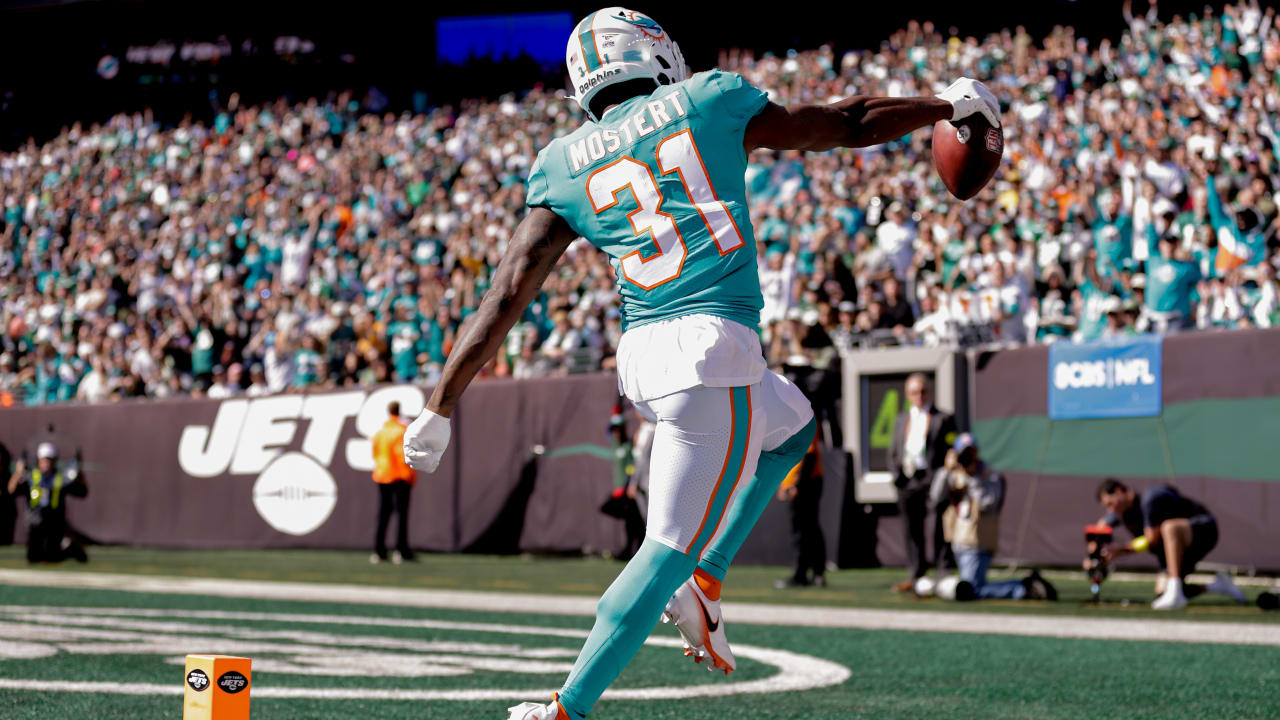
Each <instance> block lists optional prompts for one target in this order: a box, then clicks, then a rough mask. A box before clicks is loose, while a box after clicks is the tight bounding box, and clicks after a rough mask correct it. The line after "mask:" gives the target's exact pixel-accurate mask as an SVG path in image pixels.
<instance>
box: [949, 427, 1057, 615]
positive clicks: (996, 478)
mask: <svg viewBox="0 0 1280 720" xmlns="http://www.w3.org/2000/svg"><path fill="white" fill-rule="evenodd" d="M929 500H930V502H932V503H933V504H934V506H940V505H941V504H942V503H944V502H948V501H949V503H950V504H949V505H948V506H947V510H946V512H945V513H944V514H943V516H942V530H943V534H944V536H945V537H946V539H947V541H948V542H950V543H951V549H952V551H953V552H955V554H956V565H957V566H959V569H960V579H961V580H963V581H964V582H967V583H968V584H969V585H971V586H972V588H973V597H976V598H979V599H995V598H1003V599H1006V600H1021V599H1023V598H1032V599H1036V600H1057V599H1058V593H1057V591H1056V590H1055V589H1054V587H1053V586H1052V585H1050V584H1049V583H1048V581H1046V580H1045V579H1044V578H1042V577H1040V573H1038V572H1035V571H1032V572H1031V574H1030V575H1028V576H1027V577H1025V578H1023V579H1022V580H1002V581H1000V582H987V570H988V569H989V568H990V567H991V558H992V557H993V556H994V555H995V552H996V546H997V543H998V541H999V538H1000V510H1001V509H1002V508H1003V506H1004V477H1003V476H1001V475H1000V474H999V473H996V472H994V471H992V470H991V468H989V467H987V465H986V464H985V463H983V462H982V458H981V457H979V456H978V446H977V444H975V443H974V441H973V436H972V435H970V434H969V433H962V434H961V435H959V436H957V437H956V440H955V444H954V445H953V446H952V448H951V450H949V451H947V458H946V461H945V463H944V465H943V467H942V468H941V469H939V470H938V473H937V474H936V475H935V476H934V478H933V485H932V487H931V488H930V489H929ZM962 594H965V595H967V593H963V591H957V592H956V598H957V599H961V598H962Z"/></svg>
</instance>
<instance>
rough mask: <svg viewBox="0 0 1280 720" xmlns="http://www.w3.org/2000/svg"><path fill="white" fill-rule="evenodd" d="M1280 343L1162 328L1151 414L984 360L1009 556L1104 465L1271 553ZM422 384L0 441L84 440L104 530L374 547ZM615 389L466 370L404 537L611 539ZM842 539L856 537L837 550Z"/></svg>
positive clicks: (129, 418)
mask: <svg viewBox="0 0 1280 720" xmlns="http://www.w3.org/2000/svg"><path fill="white" fill-rule="evenodd" d="M1276 357H1280V331H1231V332H1225V333H1197V334H1188V335H1181V336H1171V337H1169V338H1167V339H1166V340H1165V342H1164V346H1163V365H1164V368H1163V370H1164V372H1163V383H1162V385H1163V389H1162V395H1163V397H1162V399H1163V409H1162V412H1161V414H1160V415H1159V416H1156V417H1149V418H1131V419H1106V420H1057V421H1054V420H1050V419H1049V417H1048V409H1047V405H1048V378H1049V371H1048V350H1047V349H1045V348H1024V349H1018V350H1010V351H1003V352H996V353H985V354H981V355H979V356H977V357H975V358H974V362H973V363H972V365H973V368H974V371H973V378H974V379H973V390H974V392H973V412H974V416H973V429H974V431H975V433H976V434H977V436H978V439H979V442H980V444H981V447H982V449H983V455H984V457H985V458H986V459H987V461H988V462H990V463H991V464H992V465H993V466H995V467H997V468H999V469H1000V470H1002V471H1004V472H1005V473H1006V476H1007V478H1008V480H1009V482H1008V496H1007V500H1006V504H1005V519H1004V522H1003V523H1002V524H1001V528H1002V536H1001V543H1000V546H1001V554H1002V555H1005V556H1008V557H1016V558H1019V559H1021V560H1024V561H1028V562H1034V563H1047V564H1057V565H1074V564H1076V563H1078V561H1079V559H1080V556H1081V552H1082V547H1083V538H1082V528H1083V526H1084V525H1085V524H1087V523H1089V522H1091V521H1092V520H1094V519H1096V518H1097V517H1098V515H1099V514H1100V511H1099V508H1098V506H1097V504H1096V502H1095V501H1094V496H1093V491H1094V487H1095V485H1096V483H1097V481H1098V480H1099V479H1100V478H1102V477H1105V476H1115V477H1119V478H1121V479H1123V480H1125V481H1126V482H1129V483H1130V484H1132V485H1133V486H1134V487H1136V488H1142V487H1145V486H1146V485H1148V484H1150V483H1153V482H1157V481H1165V482H1173V483H1175V484H1176V485H1178V486H1179V487H1180V488H1182V489H1183V490H1184V491H1185V492H1187V493H1188V494H1189V495H1191V496H1192V497H1194V498H1196V499H1198V500H1201V501H1202V502H1204V503H1205V504H1206V505H1208V506H1209V507H1210V509H1211V510H1212V511H1213V512H1214V513H1215V514H1216V515H1217V517H1218V519H1219V522H1220V526H1221V529H1222V532H1221V540H1220V542H1219V545H1218V547H1217V548H1216V549H1215V550H1214V552H1213V553H1211V554H1210V556H1209V558H1208V559H1209V561H1211V562H1217V563H1223V564H1232V565H1238V566H1243V567H1257V568H1264V569H1280V542H1277V539H1278V538H1277V534H1276V532H1275V530H1273V529H1272V523H1273V521H1274V519H1275V518H1280V488H1277V487H1275V486H1274V483H1275V481H1276V480H1277V479H1280V442H1277V441H1276V437H1277V435H1278V431H1280V364H1277V363H1276V361H1275V358H1276ZM1010 388H1016V390H1010ZM425 392H426V391H425V390H424V389H423V388H420V387H416V386H409V385H400V386H386V387H379V388H370V389H359V390H352V391H346V392H331V393H318V394H307V395H303V394H298V395H284V396H275V397H268V398H256V399H246V398H238V399H234V400H222V401H218V400H190V399H188V400H173V401H131V402H122V403H117V404H110V405H99V406H50V407H40V408H21V409H10V410H5V411H3V412H0V443H3V444H4V445H5V446H7V448H8V450H9V451H11V452H12V453H13V454H14V456H15V457H16V456H19V455H21V454H22V453H23V451H24V450H25V452H26V453H27V455H28V457H33V456H34V450H35V446H36V445H37V444H38V443H39V442H41V441H44V440H53V441H54V442H56V443H57V444H58V446H59V448H60V450H61V452H62V455H63V458H64V459H68V458H70V457H71V456H72V455H74V454H75V452H76V451H77V450H79V451H80V453H81V454H82V456H83V467H84V470H85V473H86V477H87V478H88V481H89V484H90V493H89V497H88V498H86V499H84V500H71V501H69V502H70V503H71V504H70V509H69V515H70V519H71V522H72V524H73V526H74V527H75V528H76V529H77V530H78V531H79V532H81V533H82V534H84V535H85V536H87V537H88V538H90V539H92V540H94V541H97V542H101V543H119V544H129V545H141V546H152V547H179V548H212V547H272V548H279V547H320V548H345V549H367V548H369V547H370V546H371V544H372V542H371V541H372V537H371V536H372V534H373V528H374V521H375V514H376V510H377V497H376V495H377V493H376V490H375V488H374V487H373V483H372V481H371V479H370V475H369V471H370V469H371V452H370V446H369V442H368V438H369V437H370V436H371V435H372V434H373V433H374V432H375V431H376V430H377V429H378V427H380V426H381V424H382V423H383V422H384V421H385V419H386V406H387V403H388V402H390V401H391V400H399V401H400V403H401V407H402V412H403V413H404V414H405V415H406V416H414V415H416V414H417V413H418V412H419V410H420V409H421V407H422V404H423V402H424V400H425V397H426V394H425ZM616 400H617V384H616V379H615V377H614V376H613V375H612V374H598V375H587V376H574V377H565V378H549V379H543V380H537V381H512V380H490V381H485V382H480V383H476V384H475V385H474V386H473V387H472V388H471V390H469V391H468V393H467V395H466V396H465V397H464V399H463V401H462V403H461V405H460V406H459V407H458V409H457V412H456V414H455V421H454V433H455V434H454V440H453V445H452V447H451V449H450V452H449V453H447V454H446V455H445V458H444V462H443V463H442V465H441V467H440V469H439V470H438V471H437V472H436V473H434V474H432V475H420V476H419V479H418V483H417V486H416V489H415V491H414V494H413V501H412V506H411V531H410V537H411V540H412V542H413V544H414V546H415V547H418V548H421V549H426V550H434V551H442V552H458V551H483V552H498V553H506V552H521V551H551V552H577V551H583V550H585V551H588V552H590V551H598V550H616V549H619V548H620V547H621V546H622V544H623V533H622V527H621V523H620V522H619V521H617V520H614V519H612V518H609V517H607V516H605V515H603V514H601V513H600V512H599V507H600V505H601V503H602V502H603V501H604V499H605V497H606V495H607V494H608V493H609V491H610V490H611V488H612V482H611V477H612V468H611V462H612V459H611V457H612V455H611V452H610V450H609V448H608V440H607V423H608V419H609V416H610V414H611V411H612V407H613V404H614V403H615V402H616ZM539 446H540V447H539ZM535 448H536V450H535ZM538 451H541V452H538ZM842 465H843V463H842V462H841V461H840V458H839V457H838V455H837V456H831V457H828V458H826V461H825V462H824V466H825V469H826V470H827V482H826V484H825V488H824V497H823V524H824V526H825V529H826V536H827V543H828V546H829V556H830V557H832V558H833V559H835V558H840V559H841V560H840V561H841V563H842V564H851V563H848V562H846V560H845V557H846V556H849V555H851V554H852V552H845V550H849V551H852V550H859V551H861V550H862V546H864V545H869V544H870V542H871V540H870V537H868V536H867V533H868V532H870V533H872V534H873V535H874V536H877V537H878V543H877V545H878V547H877V548H876V552H877V554H878V558H879V561H880V562H883V563H885V564H890V565H897V564H901V563H902V561H903V553H902V547H901V538H900V535H901V528H900V524H899V518H897V517H894V516H889V517H881V518H879V523H878V528H877V527H875V524H874V522H873V520H870V519H868V518H873V517H874V514H873V515H866V510H867V508H866V507H862V506H858V505H857V504H856V503H854V504H853V505H852V506H849V505H848V503H845V502H844V500H845V495H846V494H849V495H850V496H851V493H846V489H847V486H846V484H845V478H844V477H843V475H844V468H843V467H842ZM17 501H18V502H20V501H21V499H20V498H19V499H17ZM859 511H861V513H862V514H859ZM855 516H856V517H855ZM868 523H872V524H870V525H868ZM18 525H19V528H18V533H17V537H16V540H18V541H19V542H21V541H22V540H23V539H24V536H25V528H23V527H22V523H21V522H19V523H18ZM852 543H856V544H857V545H859V547H858V548H846V547H845V546H846V545H849V544H852ZM791 552H792V551H791V548H790V519H789V516H788V513H787V511H786V507H785V506H784V505H782V504H780V503H773V504H772V505H771V506H770V507H769V509H768V510H767V511H766V513H765V515H764V517H763V518H762V520H761V523H760V526H759V527H758V528H757V531H756V532H755V533H753V535H752V536H751V538H750V540H749V541H748V543H747V544H746V545H745V546H744V547H743V550H742V552H741V554H740V556H739V560H740V561H742V562H745V563H757V564H758V563H770V564H784V563H788V562H790V561H791V559H792V555H791ZM864 555H865V553H864ZM871 561H872V562H874V558H872V559H871ZM1134 562H1137V563H1141V562H1142V561H1141V560H1135V561H1134ZM852 564H865V563H864V562H862V561H857V562H855V563H852Z"/></svg>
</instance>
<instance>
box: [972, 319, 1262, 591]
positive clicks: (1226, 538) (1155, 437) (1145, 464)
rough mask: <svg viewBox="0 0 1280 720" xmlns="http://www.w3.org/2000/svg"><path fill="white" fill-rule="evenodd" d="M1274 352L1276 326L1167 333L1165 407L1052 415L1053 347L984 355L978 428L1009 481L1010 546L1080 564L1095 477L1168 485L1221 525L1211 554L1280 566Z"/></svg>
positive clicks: (1004, 541)
mask: <svg viewBox="0 0 1280 720" xmlns="http://www.w3.org/2000/svg"><path fill="white" fill-rule="evenodd" d="M1278 357H1280V331H1276V330H1246V331H1229V332H1206V333H1190V334H1182V335H1171V336H1167V337H1166V338H1165V339H1164V343H1163V351H1162V361H1163V382H1162V390H1161V400H1162V408H1161V411H1160V413H1159V414H1158V415H1156V416H1154V417H1136V418H1109V419H1086V420H1053V419H1051V418H1050V417H1049V411H1048V404H1049V400H1048V398H1049V378H1050V370H1049V349H1048V348H1046V347H1032V348H1021V349H1017V350H1010V351H1003V352H996V353H985V354H981V355H979V356H978V358H977V362H976V363H975V371H974V385H975V387H974V390H975V392H974V395H975V398H976V403H975V406H974V423H973V430H974V433H975V434H976V435H977V438H978V441H979V445H980V447H981V448H982V453H983V457H984V458H985V459H986V460H987V462H989V463H990V464H991V465H993V466H994V467H997V468H999V469H1000V470H1002V471H1004V472H1005V474H1006V477H1007V479H1008V497H1007V500H1006V503H1005V516H1006V518H1008V519H1007V520H1006V522H1004V523H1003V524H1002V526H1001V540H1000V546H1001V550H1002V554H1005V555H1009V556H1013V557H1017V558H1020V559H1023V560H1026V561H1029V562H1033V563H1035V562H1052V563H1062V562H1068V561H1071V560H1073V559H1075V560H1078V558H1079V557H1080V556H1081V553H1082V547H1083V542H1084V540H1083V526H1084V525H1085V524H1086V523H1088V522H1090V521H1092V520H1094V519H1096V518H1097V517H1098V516H1099V515H1100V514H1101V510H1100V508H1099V506H1098V503H1097V501H1096V500H1095V498H1094V491H1095V488H1096V485H1097V483H1098V482H1099V481H1100V480H1101V479H1102V478H1104V477H1115V478H1118V479H1120V480H1122V481H1123V482H1125V483H1127V484H1129V485H1130V486H1131V487H1134V488H1135V489H1138V490H1141V489H1142V488H1144V487H1146V486H1148V485H1150V484H1153V483H1156V482H1167V483H1171V484H1173V485H1176V486H1177V487H1178V488H1179V489H1180V490H1182V491H1183V492H1185V493H1186V494H1187V495H1189V496H1190V497H1192V498H1195V499H1197V500H1199V501H1201V502H1202V503H1204V504H1205V505H1206V506H1207V507H1208V508H1209V509H1210V510H1211V511H1212V512H1213V513H1214V515H1215V516H1217V518H1218V523H1219V529H1220V540H1219V542H1218V546H1217V548H1216V549H1214V551H1213V552H1211V553H1210V554H1209V556H1208V558H1207V561H1208V562H1216V563H1222V564H1229V565H1236V566H1242V567H1256V568H1265V569H1272V570H1274V569H1277V568H1280V542H1278V541H1280V535H1278V534H1277V532H1276V530H1275V529H1274V522H1275V520H1276V519H1280V487H1277V486H1276V484H1275V483H1276V481H1277V480H1280V441H1278V439H1280V362H1277V358H1278ZM1011 388H1016V390H1014V391H1011V390H1010V389H1011ZM1132 562H1134V563H1135V564H1142V563H1144V562H1149V561H1144V560H1143V559H1134V560H1132Z"/></svg>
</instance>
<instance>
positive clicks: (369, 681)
mask: <svg viewBox="0 0 1280 720" xmlns="http://www.w3.org/2000/svg"><path fill="white" fill-rule="evenodd" d="M0 606H5V607H3V608H0V623H3V622H8V623H13V622H16V621H19V620H20V619H21V618H22V617H23V612H25V611H26V609H30V611H32V612H38V611H40V610H42V609H46V608H60V607H79V608H85V607H88V608H93V607H101V608H130V609H132V611H134V613H135V616H134V617H133V618H132V619H134V620H139V619H140V620H142V621H143V622H157V623H164V622H182V623H187V624H198V625H199V626H200V630H199V632H193V633H189V634H191V635H194V636H195V639H192V640H190V641H189V642H190V645H191V649H190V652H206V651H209V647H210V645H211V643H212V642H213V641H211V640H209V638H210V637H217V636H219V635H220V634H227V633H240V634H241V637H261V638H264V639H266V638H271V637H273V636H272V635H270V634H271V633H280V632H282V631H300V632H305V633H322V634H326V635H330V636H332V635H340V636H350V637H351V643H350V644H351V645H352V646H353V647H354V646H358V645H360V644H361V643H362V642H363V643H368V642H369V640H368V638H370V637H373V638H378V637H383V638H393V639H396V640H401V641H404V640H408V641H413V640H421V641H424V642H425V641H432V642H484V643H499V644H504V645H518V646H520V647H523V648H526V649H529V648H542V649H547V650H552V651H554V650H560V651H562V652H561V654H560V655H559V656H558V657H563V656H564V653H566V652H569V651H572V650H576V648H577V647H578V645H580V643H581V640H579V639H576V638H562V637H545V636H532V635H528V634H523V633H520V632H516V631H513V630H511V629H506V630H500V631H491V630H487V629H486V630H481V631H475V630H459V629H440V628H388V627H379V626H374V625H336V624H325V623H285V622H277V621H270V620H218V619H209V618H205V617H198V616H195V615H197V613H198V612H199V611H205V610H222V611H239V612H253V613H284V614H287V615H288V616H290V617H292V618H295V619H296V618H298V617H299V616H301V615H304V614H333V615H341V616H344V617H358V618H400V619H408V620H415V619H431V620H435V621H445V622H470V623H485V624H505V625H518V626H526V627H537V628H561V629H569V630H578V631H585V630H586V629H587V628H588V627H589V625H590V622H591V620H590V618H587V617H572V616H540V615H533V614H528V613H519V612H509V613H481V612H469V611H459V610H437V609H421V608H399V607H385V606H368V605H352V604H335V603H326V602H284V601H264V600H254V599H225V598H209V597H199V596H188V595H165V594H154V593H135V592H121V591H108V590H83V589H75V590H72V589H63V588H48V587H18V586H0ZM17 608H21V609H17ZM142 609H167V610H173V611H176V612H175V613H174V615H173V616H171V617H165V618H155V619H148V618H146V617H145V616H143V613H141V612H136V611H138V610H142ZM186 614H190V615H192V616H193V617H189V618H185V619H184V615H186ZM28 622H30V620H28ZM43 622H49V620H48V619H45V620H43ZM136 629H137V628H135V630H136ZM179 632H180V631H178V630H174V629H173V628H165V627H163V626H157V629H156V630H155V633H158V634H164V633H179ZM655 634H656V635H659V636H663V635H673V633H672V631H671V630H670V629H669V628H666V627H659V628H658V630H657V631H656V633H655ZM302 639H303V640H307V641H308V642H318V641H316V640H315V638H310V639H307V638H306V637H304V638H302ZM732 639H733V641H734V642H735V643H738V644H750V645H757V646H764V647H769V648H779V649H787V650H791V651H794V652H798V653H803V654H806V655H812V656H815V657H819V658H824V659H827V660H830V661H834V662H836V663H839V664H841V665H844V666H845V667H847V668H849V669H850V671H851V672H852V676H851V677H850V679H849V680H848V681H846V682H844V683H842V684H839V685H836V686H833V687H825V688H819V689H811V690H805V691H800V692H788V693H776V694H771V695H735V696H729V697H721V698H700V699H692V700H645V701H638V700H614V701H605V702H602V703H601V704H600V705H599V706H598V707H597V708H596V710H595V712H593V713H592V718H593V719H594V718H600V719H604V720H652V719H658V718H672V719H673V720H674V719H676V718H679V719H680V720H729V719H734V718H753V719H760V718H762V719H766V720H772V719H778V720H781V719H784V718H785V719H788V720H791V719H794V720H799V719H801V718H805V719H810V718H824V719H825V718H831V719H835V718H864V717H865V718H913V719H914V718H923V717H945V718H1161V719H1164V718H1175V719H1176V718H1196V719H1199V718H1210V717H1212V718H1219V717H1230V718H1274V717H1276V713H1277V708H1280V648H1274V647H1247V646H1231V645H1208V644H1183V643H1158V642H1129V641H1100V640H1070V639H1059V638H1038V637H1013V636H998V635H959V634H945V633H923V632H900V631H868V630H840V629H831V628H822V629H817V628H797V627H785V628H779V627H770V626H756V625H737V626H734V627H733V628H732ZM298 641H301V640H298ZM93 642H95V641H93V640H86V641H84V643H82V645H92V644H93ZM342 649H344V650H345V649H348V648H342ZM269 656H270V653H263V654H259V655H257V656H256V659H257V660H259V661H261V659H263V658H266V657H269ZM380 661H385V657H384V658H382V659H381V660H379V659H377V658H374V659H368V658H366V659H363V660H359V661H353V664H352V666H351V667H353V668H354V667H357V665H356V664H355V663H357V662H364V663H377V662H380ZM740 672H741V673H742V675H741V676H739V677H735V678H733V679H734V680H739V679H752V678H759V677H762V676H766V675H769V674H770V673H772V672H774V668H771V667H768V666H767V665H765V664H763V663H757V662H752V661H744V662H743V664H742V667H741V668H740ZM562 675H563V674H562V673H560V672H551V673H545V674H533V675H528V674H521V675H517V674H512V673H503V672H487V671H476V672H472V673H469V674H466V675H461V676H457V677H385V676H384V677H378V676H372V677H371V676H367V675H365V674H363V673H362V672H354V671H353V672H349V673H337V674H333V675H319V676H317V675H294V674H289V673H271V672H255V674H254V687H255V688H256V689H259V691H260V690H261V689H262V688H266V687H310V688H315V687H326V688H338V689H342V688H402V689H424V688H426V689H467V688H494V687H500V688H530V689H533V688H548V687H555V686H556V685H558V684H559V682H560V681H561V680H562V679H563V678H562ZM0 678H10V679H15V678H39V679H43V680H72V681H89V680H96V681H106V682H110V683H113V684H121V685H127V684H130V683H160V684H171V685H173V686H174V687H175V688H177V687H180V684H181V682H182V670H181V668H180V666H178V665H174V664H172V663H169V662H166V657H165V656H162V655H157V654H132V653H129V652H116V653H110V654H96V653H92V652H86V651H85V650H84V649H83V647H82V648H81V649H80V650H79V651H78V652H69V651H67V649H66V648H65V647H64V648H63V649H62V650H61V651H60V652H58V654H56V655H53V656H51V657H46V658H40V659H32V660H21V659H3V660H0ZM717 682H724V679H723V678H717V677H714V676H712V675H710V674H708V673H706V672H703V671H702V670H700V669H699V668H697V667H696V666H694V665H692V664H690V663H688V662H687V661H686V660H684V659H683V658H682V657H680V654H679V652H678V651H677V650H675V649H671V648H661V647H645V648H643V649H642V650H641V652H640V654H639V655H638V656H637V658H636V660H635V661H634V662H633V663H632V664H631V665H630V666H629V667H628V668H627V669H626V671H624V673H623V675H622V677H620V678H619V681H618V683H617V685H616V686H617V687H622V688H638V687H654V686H683V685H688V684H690V683H717ZM527 699H530V700H539V699H540V698H537V697H529V698H527ZM510 704H513V703H512V702H511V701H499V700H495V701H483V702H458V701H430V702H428V701H405V700H376V701H375V700H342V699H326V700H319V699H271V698H259V697H255V698H254V700H253V717H254V718H257V719H258V720H284V719H294V718H296V719H298V720H302V719H306V720H330V719H333V720H337V719H338V718H342V719H343V720H346V719H349V718H382V719H386V720H398V719H400V718H405V719H408V718H440V719H444V718H449V719H453V718H494V719H495V720H496V719H499V718H505V717H506V713H505V710H504V708H505V707H506V706H507V705H510ZM180 712H181V700H180V699H179V697H178V696H177V695H172V696H145V695H144V696H122V695H112V694H80V693H59V692H32V691H25V690H3V689H0V717H4V718H6V719H12V720H26V719H28V718H30V719H35V718H40V719H41V720H45V719H47V718H94V719H95V720H109V719H112V718H129V719H130V720H132V719H134V718H177V717H179V716H180Z"/></svg>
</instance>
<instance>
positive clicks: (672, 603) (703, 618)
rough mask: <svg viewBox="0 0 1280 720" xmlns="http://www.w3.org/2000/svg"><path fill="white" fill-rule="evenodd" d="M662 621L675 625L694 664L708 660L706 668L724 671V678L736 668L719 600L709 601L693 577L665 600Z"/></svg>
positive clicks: (736, 663) (686, 653)
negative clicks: (725, 632)
mask: <svg viewBox="0 0 1280 720" xmlns="http://www.w3.org/2000/svg"><path fill="white" fill-rule="evenodd" d="M662 621H663V622H669V623H675V626H676V630H678V631H679V632H680V637H681V638H683V639H684V654H685V655H686V656H688V657H691V658H693V661H694V662H696V663H700V662H702V661H703V660H706V659H710V660H711V662H710V663H709V664H708V665H707V669H708V670H711V671H715V670H723V671H724V674H725V675H728V674H729V673H731V672H733V671H734V670H736V669H737V668H738V661H737V660H735V659H734V657H733V651H732V650H730V649H729V640H728V638H727V637H725V634H724V617H723V616H722V615H721V613H720V601H719V600H712V599H710V598H708V597H707V596H706V594H705V593H703V592H702V588H700V587H698V583H697V581H695V580H694V579H693V578H689V579H688V580H686V581H685V583H684V584H683V585H681V586H680V587H679V588H677V589H676V592H675V594H674V595H672V596H671V600H669V601H667V609H666V610H665V611H664V612H663V613H662Z"/></svg>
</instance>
